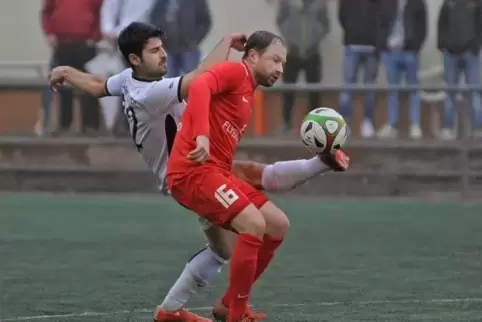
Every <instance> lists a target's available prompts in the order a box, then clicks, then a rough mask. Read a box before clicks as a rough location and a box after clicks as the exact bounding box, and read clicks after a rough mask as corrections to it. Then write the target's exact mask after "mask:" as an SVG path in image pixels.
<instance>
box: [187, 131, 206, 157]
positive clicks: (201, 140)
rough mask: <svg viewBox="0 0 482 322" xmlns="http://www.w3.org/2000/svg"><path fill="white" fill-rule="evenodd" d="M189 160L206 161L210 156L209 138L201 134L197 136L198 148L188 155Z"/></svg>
mask: <svg viewBox="0 0 482 322" xmlns="http://www.w3.org/2000/svg"><path fill="white" fill-rule="evenodd" d="M187 158H188V159H189V160H192V161H194V162H197V163H204V162H206V160H207V159H208V158H209V138H208V137H207V136H204V135H200V136H198V137H197V138H196V148H195V149H194V150H192V151H191V152H189V154H188V155H187Z"/></svg>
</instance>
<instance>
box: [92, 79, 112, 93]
mask: <svg viewBox="0 0 482 322" xmlns="http://www.w3.org/2000/svg"><path fill="white" fill-rule="evenodd" d="M89 87H90V91H89V94H90V95H92V96H94V97H97V98H101V97H105V96H110V93H109V91H108V90H107V85H106V80H105V79H104V78H102V77H94V78H93V79H92V81H91V85H90V86H89Z"/></svg>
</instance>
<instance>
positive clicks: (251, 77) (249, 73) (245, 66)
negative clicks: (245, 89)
mask: <svg viewBox="0 0 482 322" xmlns="http://www.w3.org/2000/svg"><path fill="white" fill-rule="evenodd" d="M243 66H244V69H245V71H246V75H248V77H249V79H250V80H251V82H250V83H251V86H252V87H253V91H254V90H255V89H256V86H258V85H256V82H255V81H254V77H253V74H252V73H251V70H250V69H249V67H248V65H246V63H245V62H244V61H243Z"/></svg>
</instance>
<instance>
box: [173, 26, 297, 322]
mask: <svg viewBox="0 0 482 322" xmlns="http://www.w3.org/2000/svg"><path fill="white" fill-rule="evenodd" d="M285 62H286V47H285V45H284V42H283V40H282V39H281V38H280V37H279V36H277V35H275V34H273V33H271V32H268V31H257V32H255V33H253V34H252V35H251V36H250V37H249V39H248V41H247V42H246V44H245V53H244V56H243V59H242V62H223V63H219V64H217V65H215V66H214V67H213V68H211V69H210V70H209V71H207V72H205V73H204V74H202V75H200V76H199V77H198V78H197V79H196V80H195V81H194V82H193V83H192V84H191V87H190V90H189V101H188V103H187V108H186V110H185V112H184V114H183V116H182V118H181V122H180V124H179V127H178V133H177V136H176V139H175V142H174V146H173V148H172V152H171V157H170V159H169V161H168V169H167V182H168V185H169V188H170V190H171V193H172V196H173V197H174V198H175V199H176V200H177V201H178V202H179V203H180V204H182V205H183V206H185V207H186V208H188V209H190V210H192V211H194V212H195V213H197V214H198V215H200V216H202V217H204V218H207V219H208V220H210V221H211V222H213V223H214V224H216V225H218V226H220V227H224V228H229V229H232V230H233V231H235V232H236V233H238V239H237V242H236V245H235V247H234V249H233V252H232V256H231V265H230V278H229V287H228V290H227V292H226V294H225V296H224V298H223V303H224V304H225V305H226V306H227V307H228V308H229V313H228V322H254V321H258V320H259V318H260V316H259V315H256V314H254V313H252V312H250V311H249V310H248V303H249V296H250V292H251V287H252V285H253V283H254V282H255V281H256V280H257V279H258V278H259V276H260V275H261V274H262V273H263V272H264V270H265V269H266V267H267V266H268V265H269V263H270V262H271V260H272V258H273V256H274V254H275V252H276V249H277V248H278V247H279V246H280V245H281V243H282V241H283V238H284V236H285V234H286V231H280V230H279V229H278V228H279V227H277V225H276V223H277V222H280V221H281V222H288V219H287V216H286V214H284V213H283V211H282V210H280V209H279V208H278V207H276V206H275V205H274V204H273V203H272V202H271V201H269V200H268V199H267V197H266V196H265V195H264V194H263V193H262V192H260V191H258V190H256V189H255V188H253V187H252V186H250V185H249V184H247V183H246V182H245V181H243V180H241V179H238V178H237V177H235V176H234V174H233V173H232V171H231V165H232V163H233V157H234V153H235V150H236V147H237V144H238V142H239V141H240V140H241V137H242V136H243V133H244V131H245V129H246V127H247V124H248V122H249V120H250V117H251V105H252V100H253V92H254V90H255V88H256V87H257V86H258V85H261V86H267V87H269V86H273V85H274V84H275V82H276V81H277V80H278V79H279V78H280V77H281V76H282V74H283V66H284V64H285Z"/></svg>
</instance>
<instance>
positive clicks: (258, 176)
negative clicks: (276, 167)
mask: <svg viewBox="0 0 482 322" xmlns="http://www.w3.org/2000/svg"><path fill="white" fill-rule="evenodd" d="M265 166H266V165H265V164H263V163H258V162H254V161H240V160H234V162H233V167H232V171H233V173H234V175H235V176H236V177H237V178H239V179H241V180H244V181H246V182H247V183H248V184H250V185H251V186H252V187H254V188H256V189H257V190H263V183H262V175H263V170H264V168H265Z"/></svg>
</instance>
